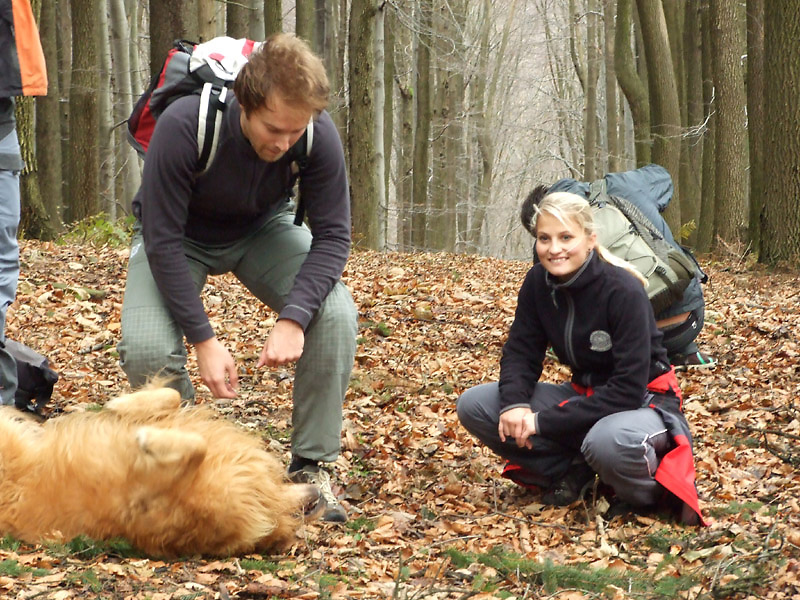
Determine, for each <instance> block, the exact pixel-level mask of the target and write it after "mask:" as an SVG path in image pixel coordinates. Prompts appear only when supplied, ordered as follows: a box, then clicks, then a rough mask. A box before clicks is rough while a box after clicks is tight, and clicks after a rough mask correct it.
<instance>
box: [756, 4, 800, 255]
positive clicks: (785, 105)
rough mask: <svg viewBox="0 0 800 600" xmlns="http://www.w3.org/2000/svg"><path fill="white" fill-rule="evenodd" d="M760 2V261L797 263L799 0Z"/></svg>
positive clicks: (799, 204) (799, 237)
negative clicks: (766, 152) (764, 152)
mask: <svg viewBox="0 0 800 600" xmlns="http://www.w3.org/2000/svg"><path fill="white" fill-rule="evenodd" d="M764 6H765V13H764V17H765V28H764V31H765V36H764V46H765V47H764V65H765V73H764V80H765V82H766V88H765V91H764V99H765V114H766V115H770V116H771V118H768V119H767V120H766V132H765V138H764V147H765V148H769V149H770V159H769V160H765V161H764V230H763V231H762V233H761V246H762V252H761V255H760V257H759V260H760V261H761V262H764V263H776V262H778V261H789V262H790V263H791V265H792V266H793V267H794V268H797V267H798V266H800V202H798V201H797V199H798V198H800V169H798V160H797V157H798V156H800V103H798V102H797V98H798V97H800V61H798V59H797V40H798V36H800V4H798V3H797V2H795V1H794V0H769V1H768V2H765V3H764Z"/></svg>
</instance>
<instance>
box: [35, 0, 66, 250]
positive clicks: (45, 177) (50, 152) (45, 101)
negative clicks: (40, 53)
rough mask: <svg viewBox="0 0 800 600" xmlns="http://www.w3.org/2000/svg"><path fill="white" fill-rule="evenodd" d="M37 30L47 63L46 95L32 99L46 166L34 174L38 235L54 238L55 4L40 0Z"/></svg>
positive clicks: (57, 157)
mask: <svg viewBox="0 0 800 600" xmlns="http://www.w3.org/2000/svg"><path fill="white" fill-rule="evenodd" d="M39 33H40V37H41V40H42V49H43V50H44V56H45V64H46V66H47V82H48V89H47V96H43V97H41V98H37V100H36V154H37V157H38V159H39V160H40V161H41V163H42V164H43V165H47V168H46V169H42V170H41V171H39V173H38V177H37V178H38V181H39V189H40V191H41V196H42V204H43V205H44V217H45V219H46V221H47V223H46V225H45V226H44V227H43V229H44V230H45V231H47V232H52V234H51V235H49V236H48V235H47V234H45V233H44V232H41V235H40V236H38V237H42V238H45V237H56V236H57V235H58V234H59V233H61V231H63V229H64V223H63V221H62V208H63V207H62V203H63V200H62V195H61V194H62V187H61V108H60V107H59V98H60V97H61V90H60V86H59V79H58V48H57V44H58V40H57V35H58V32H57V25H56V6H55V3H54V2H44V3H43V4H42V9H41V18H40V21H39Z"/></svg>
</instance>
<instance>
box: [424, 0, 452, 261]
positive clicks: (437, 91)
mask: <svg viewBox="0 0 800 600" xmlns="http://www.w3.org/2000/svg"><path fill="white" fill-rule="evenodd" d="M431 7H432V11H433V13H432V14H433V18H432V25H433V32H432V33H433V36H432V39H433V47H432V54H433V56H432V61H431V62H432V67H433V74H432V76H431V79H432V83H433V89H434V93H433V98H432V100H433V107H432V111H431V113H432V119H433V121H432V123H431V130H432V131H431V138H432V139H431V184H430V188H429V194H428V195H429V206H428V223H427V227H426V237H425V246H426V248H427V249H428V250H431V251H439V250H444V249H445V248H446V241H445V236H446V232H447V204H446V202H447V194H446V192H445V190H446V188H447V184H448V182H447V181H446V180H445V165H446V164H447V156H446V150H445V136H446V135H447V127H448V120H449V119H448V115H447V107H446V106H445V97H446V95H447V86H448V85H449V77H448V73H447V64H446V62H447V54H448V53H449V52H450V51H451V47H450V45H449V37H450V32H449V28H448V25H449V23H448V21H449V20H450V19H449V17H450V15H449V14H447V13H448V12H449V10H448V9H449V6H445V3H444V2H442V1H441V0H438V1H436V2H431Z"/></svg>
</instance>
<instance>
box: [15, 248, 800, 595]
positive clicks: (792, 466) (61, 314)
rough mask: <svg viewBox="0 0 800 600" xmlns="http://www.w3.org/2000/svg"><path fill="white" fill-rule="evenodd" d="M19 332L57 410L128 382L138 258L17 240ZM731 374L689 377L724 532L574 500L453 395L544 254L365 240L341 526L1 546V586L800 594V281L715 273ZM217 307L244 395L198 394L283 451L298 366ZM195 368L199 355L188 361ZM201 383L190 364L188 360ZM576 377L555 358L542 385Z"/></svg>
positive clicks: (709, 502)
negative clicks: (522, 256) (131, 292)
mask: <svg viewBox="0 0 800 600" xmlns="http://www.w3.org/2000/svg"><path fill="white" fill-rule="evenodd" d="M21 254H22V273H21V278H20V284H19V294H18V299H17V302H16V303H15V304H14V305H13V307H12V308H11V310H10V311H9V316H8V323H7V334H8V336H9V337H10V338H12V339H16V340H18V341H21V342H24V343H27V344H28V345H30V346H32V347H33V348H34V349H36V350H38V351H40V352H42V353H43V354H45V355H46V356H47V357H48V358H49V359H50V361H51V364H52V366H53V367H54V368H55V369H56V370H57V371H58V373H59V374H60V380H59V381H58V383H57V385H56V389H55V393H54V396H53V398H52V400H51V403H50V404H49V410H50V412H51V413H52V414H53V415H57V414H58V413H59V412H62V411H75V410H85V409H87V408H89V407H91V406H92V405H102V404H103V403H105V402H106V401H107V400H108V399H110V398H112V397H114V396H115V395H118V394H121V393H124V392H126V391H127V387H126V382H125V379H124V375H123V373H122V371H121V370H120V368H119V366H118V364H117V356H116V349H115V344H116V341H117V339H118V336H119V328H120V324H119V320H120V307H121V303H122V294H123V287H124V279H125V269H126V259H127V248H124V247H118V248H115V247H111V246H100V245H92V244H90V243H82V244H77V243H76V244H67V245H56V244H53V243H39V242H31V241H28V242H23V243H22V248H21ZM703 264H704V267H705V268H706V269H707V271H708V273H709V275H710V278H711V279H710V281H709V283H708V284H707V285H706V286H705V294H706V303H707V310H706V327H705V328H704V330H703V332H702V334H701V337H700V340H699V341H700V342H701V344H702V348H703V349H704V350H705V351H706V352H708V353H710V354H712V355H714V356H715V357H716V358H717V359H718V361H719V363H718V366H717V368H716V369H714V370H709V371H696V372H690V373H686V374H681V375H680V376H679V378H680V382H681V386H682V388H683V392H684V396H685V410H686V414H687V418H688V420H689V422H690V425H691V427H692V431H693V435H694V444H695V453H696V469H697V476H698V488H699V492H700V496H701V505H702V507H703V509H704V514H705V515H706V516H707V517H708V519H709V521H710V522H711V524H710V526H709V527H705V528H697V527H686V526H683V525H680V524H677V523H676V522H675V521H674V519H672V518H671V517H670V516H669V515H663V514H662V515H659V514H650V515H627V516H621V517H620V516H618V517H616V518H613V519H611V520H609V519H606V518H605V517H604V510H605V508H606V506H607V501H606V499H605V498H603V497H602V494H601V493H600V492H599V491H598V490H596V489H595V490H593V491H592V492H590V493H589V494H588V496H587V497H586V498H585V499H584V500H583V501H580V502H577V503H575V504H573V505H572V506H569V507H565V508H553V507H547V506H543V505H542V504H541V503H540V502H539V497H538V496H537V495H535V494H531V493H526V492H523V491H522V490H520V489H518V488H516V487H515V486H514V485H513V484H512V483H510V482H508V481H507V480H505V479H502V478H500V477H499V471H500V468H501V466H502V465H501V462H500V460H498V459H497V458H496V457H495V456H493V455H492V454H491V453H489V452H488V451H487V450H486V449H484V448H482V447H481V446H480V445H479V444H477V443H475V442H474V441H473V439H472V438H471V437H470V436H469V435H468V434H467V433H466V432H465V431H464V429H463V428H462V427H461V426H460V425H459V423H458V420H457V417H456V414H455V410H454V409H455V401H456V398H457V397H458V395H459V393H460V392H462V391H463V390H465V389H466V388H468V387H470V386H472V385H475V384H477V383H480V382H485V381H492V380H494V379H496V378H497V376H498V361H499V356H500V350H501V347H502V344H503V342H504V340H505V337H506V333H507V331H508V327H509V325H510V324H511V321H512V319H513V315H514V308H515V305H516V294H517V290H518V288H519V285H520V283H521V281H522V278H523V275H524V273H525V272H526V270H527V268H528V266H529V265H528V264H527V263H524V262H519V261H504V260H497V259H491V258H479V257H474V256H460V255H450V254H398V253H386V254H379V253H374V252H368V251H356V252H354V254H353V256H352V258H351V260H350V262H349V264H348V267H347V271H346V273H345V280H346V282H347V284H348V286H349V288H350V289H351V291H352V293H353V296H354V298H355V302H356V305H357V307H358V310H359V318H360V323H359V325H360V331H359V340H358V349H357V355H356V364H355V369H354V372H353V377H352V384H351V387H350V390H349V392H348V395H347V398H346V402H345V423H344V433H343V444H344V451H343V454H342V456H341V458H340V460H339V461H338V463H336V465H335V471H336V475H337V480H338V481H339V482H341V484H342V486H341V488H339V489H338V492H339V493H340V494H341V497H342V498H343V502H344V503H345V504H346V505H347V507H348V510H349V514H350V521H349V522H348V523H347V524H326V523H319V522H315V523H306V524H304V525H303V527H302V529H301V531H300V535H299V539H298V542H297V544H296V545H295V546H294V547H292V549H291V550H290V551H289V552H287V553H286V554H281V555H274V556H257V555H254V556H238V557H231V558H200V557H193V558H188V559H186V560H181V561H164V560H158V559H156V558H152V557H146V556H143V555H141V554H137V553H136V552H133V553H130V552H128V551H123V550H122V549H121V548H120V547H118V546H115V545H108V544H93V543H91V541H87V540H76V541H75V542H74V543H72V544H68V545H64V546H58V545H52V544H49V545H30V544H23V543H19V542H17V541H15V540H11V539H8V538H6V539H5V540H3V541H2V543H1V544H0V597H3V598H57V599H67V598H136V599H144V598H150V599H154V600H156V599H161V600H166V599H179V598H180V599H184V598H186V599H188V598H221V599H228V598H240V599H242V598H258V599H265V600H268V599H277V598H304V599H305V598H308V599H315V598H332V599H334V598H366V599H373V598H374V599H380V598H398V599H408V600H410V599H421V598H429V599H450V598H453V599H456V598H476V599H487V598H516V599H522V598H540V597H550V598H559V599H567V598H589V597H591V598H658V597H663V598H675V597H680V598H692V599H700V598H784V597H792V596H794V597H797V596H798V595H800V503H799V502H798V499H799V498H800V473H799V472H798V465H800V444H798V440H800V414H798V411H799V410H800V408H798V404H797V400H796V397H797V395H798V392H800V347H798V332H800V281H799V280H798V274H797V273H794V272H789V271H780V270H772V271H767V270H764V269H762V268H760V267H758V266H753V265H748V264H746V263H745V262H743V261H741V260H738V259H736V258H735V257H727V258H725V259H724V260H720V261H718V262H716V261H706V262H704V263H703ZM204 301H205V303H206V306H207V308H208V311H209V313H210V315H211V319H212V321H213V324H214V327H215V330H216V331H217V332H218V334H219V336H220V338H222V340H223V342H224V343H225V344H226V345H227V347H228V348H230V349H231V350H232V352H234V353H235V356H236V359H237V361H238V364H239V365H240V373H241V377H240V386H241V389H240V392H239V395H238V397H237V398H236V399H235V400H233V401H224V402H222V401H215V400H213V399H212V398H211V397H210V395H209V393H208V391H207V389H206V388H205V387H203V386H202V385H201V384H200V382H199V381H197V380H195V383H196V385H197V387H198V401H199V402H206V403H210V404H212V405H213V406H214V407H215V408H216V409H217V410H218V411H219V413H220V414H222V415H224V416H225V417H227V418H231V419H234V420H235V421H237V422H239V423H240V424H241V425H242V426H243V427H246V428H248V429H250V430H251V431H253V432H254V434H255V435H262V436H263V437H264V439H265V443H267V444H269V445H270V447H272V448H273V449H274V450H275V451H276V452H278V453H279V454H280V456H281V458H282V459H283V460H287V459H288V440H289V430H290V410H291V402H290V391H291V377H290V375H291V372H290V371H288V370H286V369H272V370H270V369H266V370H260V371H256V370H255V364H256V361H257V358H258V354H259V352H260V350H261V345H262V344H263V342H264V340H265V339H266V336H267V333H268V331H269V330H270V327H271V325H272V323H273V319H274V316H273V315H271V314H270V313H269V312H268V311H266V310H265V309H263V308H262V307H260V306H259V305H258V303H256V302H253V301H251V299H250V297H249V296H248V294H247V293H246V292H245V291H244V290H243V288H241V286H240V285H239V284H238V283H237V282H236V281H235V280H234V279H233V278H230V277H227V276H224V277H214V278H211V279H210V281H209V285H208V286H207V288H206V290H205V292H204ZM190 362H191V361H190ZM190 366H191V368H192V373H194V374H195V376H196V369H194V365H190ZM565 375H566V371H565V369H564V368H563V367H561V366H559V365H557V364H553V363H548V364H547V365H546V367H545V378H546V379H549V380H560V379H562V378H564V377H565Z"/></svg>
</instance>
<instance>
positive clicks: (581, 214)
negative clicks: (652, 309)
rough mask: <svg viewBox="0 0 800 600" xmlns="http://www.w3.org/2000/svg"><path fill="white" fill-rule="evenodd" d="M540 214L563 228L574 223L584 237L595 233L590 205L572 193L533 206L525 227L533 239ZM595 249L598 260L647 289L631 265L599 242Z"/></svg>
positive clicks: (547, 196)
mask: <svg viewBox="0 0 800 600" xmlns="http://www.w3.org/2000/svg"><path fill="white" fill-rule="evenodd" d="M541 214H547V215H550V216H551V217H554V218H556V219H558V221H559V222H560V223H561V224H562V225H564V226H565V227H569V221H572V222H573V223H576V224H577V225H578V227H580V228H581V229H582V230H583V231H584V233H585V234H586V235H592V234H593V233H595V234H596V233H597V227H596V225H595V222H594V212H593V211H592V207H591V205H590V204H589V202H588V201H587V200H586V198H583V197H582V196H579V195H577V194H573V193H572V192H553V193H551V194H547V195H545V196H544V197H543V198H542V199H541V200H540V201H539V202H538V203H537V204H534V205H533V211H532V213H531V221H530V224H529V225H527V226H526V229H528V231H530V232H531V233H532V234H533V236H534V237H536V221H537V220H538V219H539V215H541ZM595 248H596V249H597V254H598V256H600V258H602V259H603V260H604V261H606V262H607V263H610V264H612V265H614V266H615V267H619V268H621V269H625V270H626V271H628V272H629V273H630V274H631V275H633V276H634V277H636V279H638V280H639V281H641V282H642V285H643V286H644V287H647V279H646V278H645V276H644V275H642V274H641V273H640V272H639V271H638V270H637V269H636V267H634V266H633V265H632V264H631V263H629V262H628V261H627V260H625V259H622V258H619V257H618V256H614V255H613V254H611V252H609V251H608V249H607V248H606V247H605V246H603V245H602V244H600V243H599V242H598V243H597V244H596V246H595Z"/></svg>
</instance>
